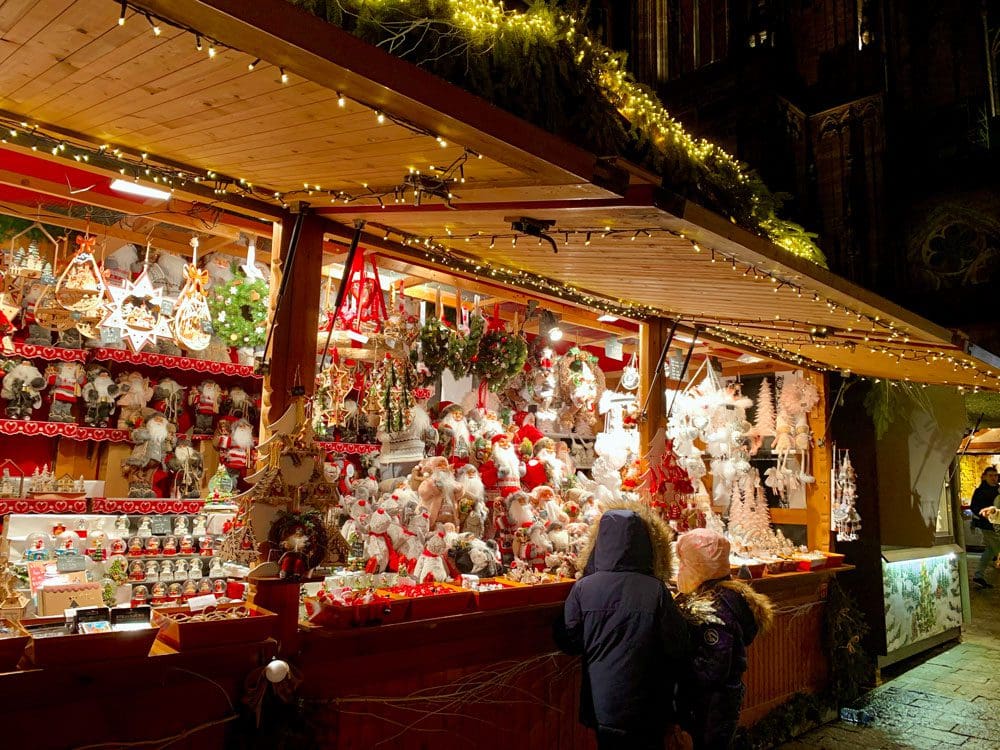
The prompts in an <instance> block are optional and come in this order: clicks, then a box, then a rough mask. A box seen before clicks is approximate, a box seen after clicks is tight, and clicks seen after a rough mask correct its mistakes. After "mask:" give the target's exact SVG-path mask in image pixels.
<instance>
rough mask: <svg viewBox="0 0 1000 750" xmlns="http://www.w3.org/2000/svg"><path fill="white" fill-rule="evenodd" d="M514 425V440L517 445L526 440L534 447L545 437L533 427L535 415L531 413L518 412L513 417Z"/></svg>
mask: <svg viewBox="0 0 1000 750" xmlns="http://www.w3.org/2000/svg"><path fill="white" fill-rule="evenodd" d="M514 424H516V425H517V432H516V433H514V440H515V441H516V442H517V444H518V445H520V444H521V443H523V442H524V441H525V440H527V441H528V442H529V443H531V444H532V445H534V444H535V443H537V442H538V441H539V440H541V439H542V438H544V437H545V435H543V434H542V431H541V430H539V429H538V428H537V427H536V426H535V415H534V414H532V413H531V412H526V411H522V412H518V414H517V416H515V417H514Z"/></svg>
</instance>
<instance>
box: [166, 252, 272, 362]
mask: <svg viewBox="0 0 1000 750" xmlns="http://www.w3.org/2000/svg"><path fill="white" fill-rule="evenodd" d="M191 247H192V248H194V254H193V256H192V258H191V262H190V263H189V264H187V265H185V266H184V287H183V288H182V289H181V291H180V294H179V295H178V296H177V306H176V307H175V308H174V318H173V321H171V325H170V328H171V330H172V331H173V334H174V340H175V341H177V343H178V344H180V345H181V346H183V347H184V348H185V349H189V350H191V351H201V350H203V349H206V348H207V347H208V345H209V343H210V342H211V340H212V322H211V315H210V312H209V309H208V297H207V295H206V294H205V290H206V289H207V288H208V273H207V272H206V271H202V270H200V269H199V268H198V238H197V237H192V238H191ZM254 270H256V267H254Z"/></svg>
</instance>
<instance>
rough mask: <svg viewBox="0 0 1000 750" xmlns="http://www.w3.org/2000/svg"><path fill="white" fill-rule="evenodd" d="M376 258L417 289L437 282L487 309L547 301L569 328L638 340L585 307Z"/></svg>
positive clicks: (409, 291) (390, 258) (386, 256)
mask: <svg viewBox="0 0 1000 750" xmlns="http://www.w3.org/2000/svg"><path fill="white" fill-rule="evenodd" d="M376 255H377V256H378V258H379V266H381V267H384V268H388V269H389V270H392V271H396V272H397V273H403V274H409V275H410V278H411V279H419V280H420V281H421V284H420V285H418V286H422V285H423V284H427V283H437V284H444V285H446V286H451V287H459V288H461V289H462V291H463V292H471V293H473V294H481V295H483V296H484V297H485V299H482V300H480V301H479V304H480V306H481V307H484V308H485V307H487V306H492V305H493V304H494V303H499V304H503V303H505V302H510V303H513V304H519V305H527V304H528V302H529V301H531V300H532V299H535V300H538V299H545V302H544V306H545V307H546V308H547V309H550V310H552V311H553V312H554V313H556V314H557V315H559V316H561V318H562V320H564V321H565V322H566V323H567V324H569V325H575V326H580V327H582V328H588V329H590V330H592V331H601V332H602V333H607V334H609V335H611V336H618V337H635V336H636V335H637V333H636V332H635V331H632V330H629V329H625V328H618V327H616V326H615V325H614V324H611V323H603V322H601V321H598V320H597V314H596V313H593V312H590V311H586V312H584V311H585V310H586V308H580V307H576V306H571V305H567V304H565V302H563V303H559V302H556V301H555V300H552V299H546V298H544V297H542V295H532V294H527V293H524V292H521V291H519V290H517V289H514V288H512V287H497V286H493V285H491V284H489V283H485V282H482V281H477V280H475V279H473V278H471V277H470V278H466V277H464V276H463V277H459V276H458V275H451V274H450V273H447V272H444V271H438V270H435V269H433V268H424V267H421V266H416V265H414V264H412V263H410V262H409V260H400V259H398V258H396V257H394V256H391V255H389V254H387V253H384V252H383V251H382V250H378V251H377V253H376ZM418 286H417V287H408V288H407V290H406V293H407V294H408V295H410V296H411V297H415V296H418V295H417V294H415V293H413V290H414V289H415V288H418ZM434 293H435V292H433V291H432V294H434ZM469 302H470V303H471V302H472V300H469Z"/></svg>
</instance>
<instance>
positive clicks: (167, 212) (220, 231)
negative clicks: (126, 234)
mask: <svg viewBox="0 0 1000 750" xmlns="http://www.w3.org/2000/svg"><path fill="white" fill-rule="evenodd" d="M0 185H10V186H11V187H16V188H20V189H22V190H30V191H31V192H33V193H38V194H39V195H47V196H50V197H53V198H60V199H62V200H68V201H72V202H74V203H80V204H82V205H89V206H96V207H97V208H103V209H107V210H109V211H117V212H119V213H123V214H126V215H129V216H134V215H141V216H142V217H143V218H144V219H146V220H151V221H159V222H162V223H164V224H171V225H173V226H175V227H180V228H182V229H188V230H191V231H194V232H196V233H199V234H200V233H205V234H213V235H217V236H222V237H226V238H227V239H228V240H229V241H232V240H235V239H237V238H238V237H239V235H240V230H239V229H236V228H235V227H230V226H227V225H226V224H224V223H215V224H211V225H207V224H206V222H204V221H202V220H201V219H199V218H197V217H196V216H191V215H189V213H187V212H191V211H193V210H195V207H194V206H192V204H191V203H188V202H187V201H181V200H177V201H175V200H174V199H173V198H171V199H169V201H168V202H167V204H166V207H163V205H162V203H161V204H160V205H154V204H150V203H142V202H137V201H133V200H127V199H125V198H118V197H116V196H113V195H105V194H104V193H98V192H96V191H94V190H88V191H86V192H84V193H73V192H71V191H70V187H69V185H68V184H65V183H63V184H60V183H58V182H49V181H48V180H43V179H40V178H38V177H31V176H29V175H23V174H20V173H18V172H11V171H9V170H6V169H0Z"/></svg>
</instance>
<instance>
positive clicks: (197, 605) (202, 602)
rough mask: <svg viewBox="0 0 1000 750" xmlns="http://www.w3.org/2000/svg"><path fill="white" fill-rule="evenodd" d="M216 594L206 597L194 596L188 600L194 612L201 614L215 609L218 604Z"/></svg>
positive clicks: (206, 595)
mask: <svg viewBox="0 0 1000 750" xmlns="http://www.w3.org/2000/svg"><path fill="white" fill-rule="evenodd" d="M218 603H219V602H218V600H217V599H216V598H215V594H205V595H204V596H192V597H191V598H190V599H188V606H189V607H190V608H191V611H192V612H201V611H202V610H203V609H208V608H209V607H214V606H215V605H216V604H218Z"/></svg>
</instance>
